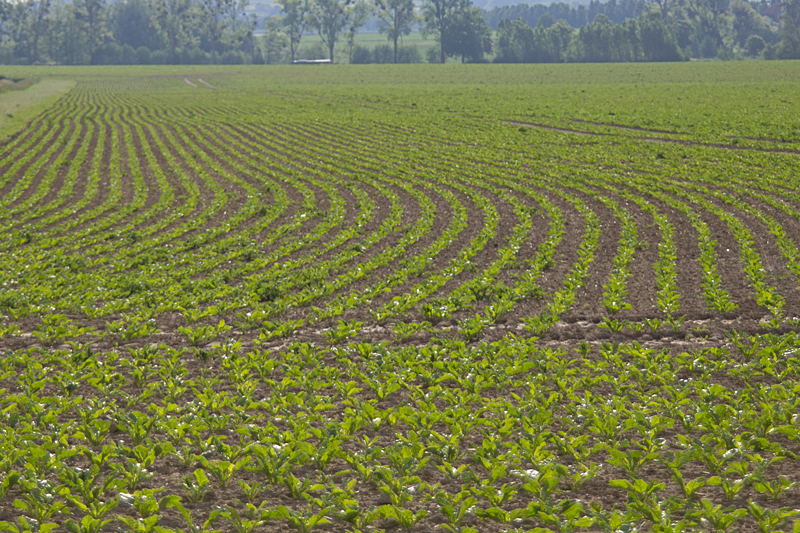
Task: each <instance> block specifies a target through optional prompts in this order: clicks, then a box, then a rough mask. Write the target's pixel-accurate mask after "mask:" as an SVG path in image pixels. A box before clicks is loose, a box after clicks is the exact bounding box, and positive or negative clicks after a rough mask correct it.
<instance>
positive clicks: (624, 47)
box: [0, 0, 800, 65]
mask: <svg viewBox="0 0 800 533" xmlns="http://www.w3.org/2000/svg"><path fill="white" fill-rule="evenodd" d="M278 4H279V5H280V12H281V13H280V15H279V16H272V17H267V18H259V17H258V16H256V15H255V14H254V13H253V12H252V11H251V10H248V0H120V1H115V2H109V1H108V0H72V1H66V0H24V1H17V2H9V1H2V2H0V63H2V64H20V65H25V64H51V63H52V64H64V65H88V64H92V65H110V64H265V63H267V64H276V63H287V62H292V61H294V60H295V59H296V58H297V57H298V52H299V50H300V47H301V44H302V41H303V38H304V37H307V36H309V35H312V34H316V35H319V38H320V40H321V43H322V46H321V47H318V50H320V51H322V54H323V55H324V56H327V57H328V58H331V59H333V58H334V57H335V51H336V50H337V48H338V49H339V50H342V49H345V50H347V53H346V54H345V56H344V57H345V58H346V60H347V61H348V62H351V63H398V62H400V63H415V62H423V61H427V62H431V63H444V62H445V61H447V60H448V58H455V59H456V60H461V61H462V62H486V61H495V62H515V63H520V62H607V61H681V60H688V59H690V58H718V59H723V60H733V59H744V58H747V57H751V58H762V59H800V32H798V28H797V25H796V23H795V21H798V20H800V0H790V1H788V2H782V3H773V4H770V3H768V2H767V1H766V0H762V1H761V2H748V1H747V0H652V1H649V2H646V1H644V0H620V1H619V2H617V1H616V0H611V1H609V2H605V3H601V2H597V1H593V2H591V3H590V4H589V5H588V6H577V7H573V6H570V5H568V4H566V3H563V2H561V3H552V4H549V5H545V4H517V5H511V6H503V7H497V8H494V9H491V10H489V11H484V10H481V9H479V8H476V7H474V6H473V4H472V1H471V0H424V2H422V3H421V4H420V5H415V3H414V1H413V0H281V1H280V2H278ZM376 22H377V25H378V27H379V28H380V30H379V31H380V32H381V33H382V34H384V35H385V37H386V44H385V45H382V46H378V47H374V48H368V47H365V46H361V45H359V44H358V43H357V40H356V35H357V34H358V32H359V31H363V30H362V29H363V28H364V27H365V25H367V24H368V23H371V24H372V25H373V26H374V24H375V23H376ZM416 31H419V32H421V33H422V35H423V36H425V37H427V38H429V39H431V40H432V41H433V42H435V43H436V46H435V48H434V49H429V50H427V53H425V54H422V53H420V51H419V50H418V49H417V48H415V47H411V46H403V44H402V42H403V37H404V36H408V35H409V34H410V33H411V32H416ZM315 50H316V49H315ZM341 57H342V55H341V54H340V55H339V58H340V59H341Z"/></svg>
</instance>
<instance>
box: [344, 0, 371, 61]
mask: <svg viewBox="0 0 800 533" xmlns="http://www.w3.org/2000/svg"><path fill="white" fill-rule="evenodd" d="M371 15H372V6H371V5H370V4H369V3H368V2H367V1H366V0H356V2H355V4H353V8H352V9H351V10H350V19H349V21H348V26H349V27H348V29H347V33H346V34H345V36H346V38H347V57H348V60H349V61H350V62H351V63H352V62H353V47H354V46H355V44H356V34H357V33H358V30H359V29H361V27H362V26H363V25H364V24H366V23H367V20H369V17H370V16H371Z"/></svg>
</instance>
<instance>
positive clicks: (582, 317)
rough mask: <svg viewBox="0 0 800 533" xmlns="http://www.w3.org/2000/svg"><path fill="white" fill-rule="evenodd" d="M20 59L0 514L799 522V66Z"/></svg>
mask: <svg viewBox="0 0 800 533" xmlns="http://www.w3.org/2000/svg"><path fill="white" fill-rule="evenodd" d="M41 68H45V67H41ZM9 72H11V74H8V76H9V77H11V76H12V75H13V76H14V77H19V78H24V77H27V76H32V75H37V76H41V77H43V78H48V77H56V78H63V79H69V80H74V81H75V82H76V85H75V87H74V88H72V89H71V90H69V91H68V92H66V93H64V94H63V95H62V96H61V97H60V99H58V100H57V101H56V102H55V104H53V105H49V106H47V107H46V108H44V109H43V110H42V112H41V113H40V114H39V115H37V116H36V117H35V118H34V119H33V120H32V121H30V122H29V123H28V125H27V126H26V127H25V128H23V129H22V130H21V131H19V132H17V133H15V134H13V135H11V136H10V137H9V138H8V139H7V140H6V141H5V143H4V144H2V146H0V169H1V170H0V250H2V251H1V252H0V353H2V357H0V521H1V522H0V530H7V531H13V532H23V531H31V532H46V531H50V530H58V531H68V532H70V533H97V532H100V531H122V532H128V531H130V532H134V533H140V532H141V533H146V532H156V533H166V532H186V533H200V532H211V531H222V532H235V533H251V532H265V533H267V532H269V533H271V532H278V531H300V532H308V531H311V530H328V531H353V532H356V531H361V532H367V531H380V530H386V531H396V530H410V531H420V532H422V531H444V532H450V533H454V532H463V533H466V532H505V531H514V532H517V531H519V532H523V531H524V532H530V531H534V532H543V531H548V530H549V531H553V532H560V533H567V532H572V531H587V532H590V531H591V532H623V533H631V532H636V531H654V532H659V533H668V532H676V533H677V532H680V531H708V532H723V531H724V532H729V531H748V532H750V531H752V532H756V531H762V532H769V531H787V532H790V531H799V530H800V521H798V522H796V521H795V520H800V511H797V510H796V509H798V508H800V487H798V486H797V485H798V483H800V463H799V462H798V461H799V459H798V455H800V417H799V416H800V379H799V378H800V338H799V337H798V330H799V329H800V318H798V317H800V287H799V286H800V251H798V249H799V248H800V192H799V191H800V114H799V110H800V90H798V81H800V63H798V62H770V63H767V62H749V63H737V64H732V63H727V64H726V63H705V64H696V63H693V64H684V65H554V66H495V65H444V66H441V65H430V66H425V65H410V66H404V67H398V68H392V67H388V66H374V67H359V68H355V67H354V68H350V67H348V66H344V65H343V66H335V67H333V68H327V67H321V68H318V67H309V68H305V67H273V68H263V67H262V68H252V69H250V68H243V67H231V68H227V69H223V68H213V67H205V68H194V67H163V68H141V69H138V70H137V69H136V68H133V69H127V70H123V69H115V68H102V69H101V68H97V69H92V68H81V69H70V68H66V67H63V68H62V67H53V68H52V69H49V70H33V69H30V68H27V69H26V68H18V67H17V68H15V69H9ZM0 98H2V95H0Z"/></svg>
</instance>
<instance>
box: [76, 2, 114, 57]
mask: <svg viewBox="0 0 800 533" xmlns="http://www.w3.org/2000/svg"><path fill="white" fill-rule="evenodd" d="M73 6H74V9H75V18H76V19H78V20H79V21H80V22H82V23H83V24H84V28H85V32H86V43H87V46H88V51H89V58H90V61H91V63H92V64H93V65H94V64H96V63H97V60H98V51H99V50H100V47H101V46H103V43H104V42H105V40H106V37H111V32H109V31H108V27H107V25H106V0H75V3H74V4H73Z"/></svg>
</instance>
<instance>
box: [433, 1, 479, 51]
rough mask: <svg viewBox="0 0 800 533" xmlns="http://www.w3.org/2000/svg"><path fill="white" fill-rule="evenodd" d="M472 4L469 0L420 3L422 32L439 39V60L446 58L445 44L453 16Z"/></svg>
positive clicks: (448, 36)
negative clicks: (422, 23) (422, 21)
mask: <svg viewBox="0 0 800 533" xmlns="http://www.w3.org/2000/svg"><path fill="white" fill-rule="evenodd" d="M471 6H472V2H471V0H425V2H424V3H423V5H422V16H423V20H424V25H423V26H422V34H423V35H425V36H427V35H433V36H434V37H435V38H436V40H437V41H439V62H440V63H444V61H445V59H446V58H447V54H446V50H445V48H446V47H445V44H444V43H447V42H448V40H449V39H450V35H449V32H450V28H451V26H452V24H453V20H454V17H455V16H456V15H457V14H458V13H461V12H463V11H465V10H466V9H468V8H469V7H471Z"/></svg>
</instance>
